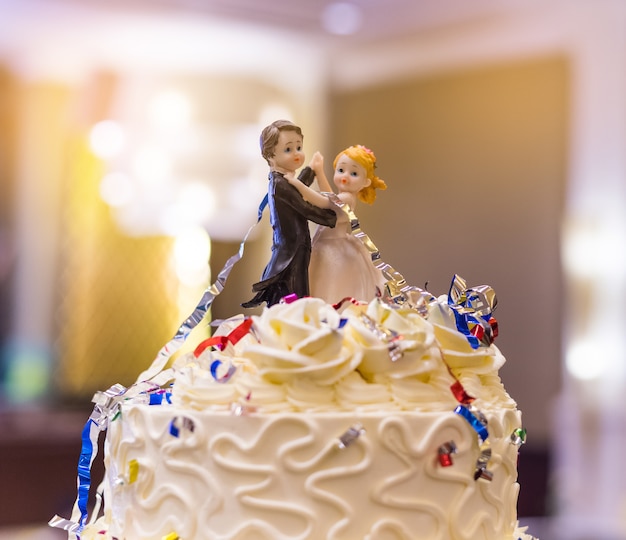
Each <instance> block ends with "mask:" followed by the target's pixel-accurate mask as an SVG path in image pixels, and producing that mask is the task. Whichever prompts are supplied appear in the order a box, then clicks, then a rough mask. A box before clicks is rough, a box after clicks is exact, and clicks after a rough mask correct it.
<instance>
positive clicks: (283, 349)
mask: <svg viewBox="0 0 626 540" xmlns="http://www.w3.org/2000/svg"><path fill="white" fill-rule="evenodd" d="M343 323H344V321H343V320H342V319H341V316H340V315H339V314H338V313H337V311H336V310H335V309H334V308H333V307H332V306H330V305H328V304H327V303H326V302H324V301H323V300H321V299H319V298H308V297H307V298H301V299H298V300H295V301H294V302H291V303H284V304H275V305H274V306H272V307H271V308H268V309H265V310H264V311H263V313H262V314H261V315H259V316H254V317H253V324H252V331H253V332H254V333H255V335H256V337H257V339H258V343H253V344H250V345H249V346H248V347H247V348H246V351H245V355H246V357H247V359H248V360H249V361H250V362H252V363H253V364H254V365H255V366H256V367H257V369H258V374H259V375H260V376H261V377H263V378H264V379H266V380H267V381H270V382H272V383H290V382H293V381H294V380H295V379H298V378H306V379H308V380H309V381H313V382H315V384H317V385H320V386H328V385H332V384H334V383H335V382H337V381H338V380H339V379H341V378H342V377H344V376H345V375H346V374H348V373H350V372H351V371H354V369H355V368H356V366H357V365H358V364H359V363H360V361H361V351H359V350H354V349H353V348H352V347H350V346H349V344H348V343H347V342H345V341H344V339H343V335H344V333H343V330H342V328H341V326H342V325H343Z"/></svg>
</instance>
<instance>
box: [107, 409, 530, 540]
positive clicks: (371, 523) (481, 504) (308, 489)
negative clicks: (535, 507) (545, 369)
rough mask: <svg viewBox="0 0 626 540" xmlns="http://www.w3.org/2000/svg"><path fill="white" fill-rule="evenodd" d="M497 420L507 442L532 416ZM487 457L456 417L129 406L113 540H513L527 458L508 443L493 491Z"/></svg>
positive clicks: (121, 435)
mask: <svg viewBox="0 0 626 540" xmlns="http://www.w3.org/2000/svg"><path fill="white" fill-rule="evenodd" d="M181 416H184V418H186V419H187V420H188V422H190V423H189V425H193V431H191V429H189V428H186V429H182V430H181V431H180V433H179V434H178V436H173V435H172V433H171V430H170V424H171V422H172V419H173V418H174V417H179V418H180V417H181ZM489 422H490V427H491V429H493V430H494V432H496V433H506V432H509V431H510V430H511V429H512V428H513V427H515V426H517V425H519V414H518V413H517V412H515V411H512V410H510V411H506V412H502V413H500V414H499V415H492V416H491V417H490V418H489ZM355 425H358V426H359V429H361V430H362V434H361V435H360V436H359V437H358V439H356V440H354V441H353V442H352V443H351V444H349V446H346V447H344V448H341V445H340V437H341V435H342V434H343V433H345V432H346V431H347V430H348V429H349V428H350V427H351V426H355ZM450 440H454V441H455V443H456V447H457V452H456V454H455V455H454V458H453V460H454V464H453V465H452V466H450V467H442V466H441V465H440V464H439V462H438V459H437V449H438V448H439V447H440V446H441V445H443V444H445V443H446V442H447V441H450ZM478 453H479V449H478V445H477V442H476V437H475V433H474V432H473V430H472V429H471V428H470V427H469V426H468V425H467V423H466V422H465V421H464V420H463V419H462V418H460V417H459V416H458V415H455V414H454V413H451V412H449V413H444V414H442V413H410V412H401V411H396V412H391V413H387V414H380V413H371V412H369V413H361V414H358V413H348V412H345V413H339V414H330V413H329V414H323V413H318V414H310V415H307V414H298V413H279V414H273V415H263V414H249V415H242V416H238V417H233V416H232V415H231V414H229V413H226V412H222V413H218V412H215V413H208V412H201V411H189V410H184V409H180V408H178V407H176V406H172V407H159V408H156V409H154V408H152V409H151V408H150V406H148V405H128V406H123V407H122V415H121V417H119V418H118V420H116V421H114V422H112V423H111V426H110V427H109V434H108V437H107V458H106V462H105V463H106V466H107V471H108V472H107V474H108V483H107V490H106V491H105V500H107V501H109V502H108V506H107V514H106V517H107V518H108V519H109V520H110V528H109V533H110V534H111V535H112V536H113V537H116V538H126V539H136V540H149V539H154V538H162V537H166V536H167V535H168V534H171V533H175V534H177V535H178V536H179V537H180V538H184V539H187V538H193V539H198V540H200V539H238V540H244V539H253V538H259V539H260V538H262V539H268V540H269V539H272V540H279V539H280V540H287V539H302V540H304V539H319V540H322V539H328V540H331V539H333V540H340V539H341V540H350V539H361V538H363V539H366V538H367V539H375V538H381V539H382V538H386V539H402V540H408V539H415V538H420V539H423V540H435V539H458V540H493V539H498V540H502V539H505V538H512V537H513V532H514V530H515V524H516V523H515V522H516V513H515V505H516V501H517V493H518V486H517V484H516V482H515V478H516V460H517V448H516V447H515V446H514V445H512V444H511V442H510V440H508V437H507V438H498V437H497V436H494V443H493V445H492V458H491V470H492V472H493V474H494V479H493V481H491V482H486V481H476V480H474V468H475V464H476V458H477V456H478ZM133 462H136V463H137V476H136V478H134V479H133V481H132V482H130V481H129V478H128V472H127V471H128V470H129V465H128V464H129V463H133ZM415 531H419V535H418V536H416V533H415Z"/></svg>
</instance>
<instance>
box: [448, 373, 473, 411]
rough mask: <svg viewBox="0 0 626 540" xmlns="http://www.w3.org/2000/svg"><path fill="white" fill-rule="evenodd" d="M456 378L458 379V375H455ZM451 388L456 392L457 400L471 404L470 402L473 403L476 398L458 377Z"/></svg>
mask: <svg viewBox="0 0 626 540" xmlns="http://www.w3.org/2000/svg"><path fill="white" fill-rule="evenodd" d="M453 376H454V375H453ZM455 379H456V377H455ZM450 390H452V393H453V394H454V397H455V398H456V400H457V401H458V402H459V403H462V404H464V405H469V404H470V403H472V402H473V401H474V400H475V399H476V398H474V397H472V396H470V395H469V394H468V393H467V392H466V391H465V388H463V385H462V384H461V381H459V380H458V379H456V380H455V381H454V383H453V384H452V385H451V386H450Z"/></svg>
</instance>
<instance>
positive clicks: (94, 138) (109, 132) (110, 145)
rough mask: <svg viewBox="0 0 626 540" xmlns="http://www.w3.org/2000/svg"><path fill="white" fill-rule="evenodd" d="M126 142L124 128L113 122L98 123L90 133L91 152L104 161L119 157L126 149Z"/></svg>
mask: <svg viewBox="0 0 626 540" xmlns="http://www.w3.org/2000/svg"><path fill="white" fill-rule="evenodd" d="M125 142H126V136H125V134H124V130H123V128H122V126H121V125H120V124H118V123H117V122H114V121H113V120H103V121H102V122H98V123H97V124H95V125H94V126H93V127H92V128H91V131H90V132H89V145H90V147H91V150H92V151H93V153H94V154H96V156H98V157H100V158H102V159H109V158H112V157H115V156H116V155H118V154H119V153H120V152H121V151H122V149H123V148H124V143H125Z"/></svg>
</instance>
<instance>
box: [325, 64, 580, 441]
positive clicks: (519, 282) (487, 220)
mask: <svg viewBox="0 0 626 540" xmlns="http://www.w3.org/2000/svg"><path fill="white" fill-rule="evenodd" d="M330 109H331V112H330V137H329V144H328V147H329V148H330V150H327V155H328V159H327V161H328V162H330V161H331V160H332V157H334V154H335V153H336V152H337V151H338V150H340V149H341V148H344V147H345V146H348V145H350V144H364V145H366V146H368V147H370V148H371V149H372V150H374V152H375V153H376V155H377V158H378V174H379V176H380V177H381V178H383V179H384V180H385V181H386V182H387V184H388V186H389V188H388V189H387V191H385V192H381V193H380V194H379V197H378V200H377V201H376V203H375V204H374V205H373V206H372V207H367V205H364V204H361V205H360V206H359V208H358V209H357V213H358V215H359V217H360V219H361V224H362V226H363V228H364V229H365V230H366V231H367V232H368V234H369V235H370V236H371V237H372V239H373V240H374V242H375V243H376V245H377V246H378V248H379V249H380V251H381V255H382V258H383V260H385V261H386V262H388V263H390V264H391V265H392V266H393V267H395V268H396V269H397V270H398V271H400V272H401V273H402V274H403V275H404V276H405V277H406V278H407V281H408V282H409V283H411V284H413V285H416V286H420V287H423V286H424V285H425V284H426V283H428V289H429V290H430V292H432V293H433V294H436V295H439V294H442V293H446V292H447V290H448V287H449V283H450V280H451V278H452V276H453V275H454V274H455V273H458V274H460V275H461V276H462V277H464V278H465V279H466V280H467V282H468V285H480V284H489V285H492V286H493V287H494V288H495V290H496V293H497V295H498V298H499V300H500V306H499V307H498V309H497V311H496V318H497V319H498V322H499V325H500V332H501V333H500V336H499V337H498V340H497V344H498V345H499V346H500V348H501V349H502V350H503V352H504V354H505V356H506V357H507V359H508V362H507V364H506V366H505V367H504V369H503V370H502V372H501V376H502V379H503V381H504V383H505V385H506V387H507V389H508V390H509V392H510V394H511V395H512V396H513V397H514V398H515V399H516V400H517V401H518V403H519V405H520V408H521V409H522V410H523V411H524V424H525V425H526V427H527V429H528V430H529V433H530V435H529V441H530V442H535V443H542V442H546V441H547V440H548V436H549V432H550V430H551V426H550V419H549V418H548V415H547V413H546V409H547V408H548V407H549V405H550V402H551V400H552V398H553V397H554V396H555V394H556V393H557V391H558V389H559V386H560V339H561V338H560V335H561V323H560V320H561V319H560V315H561V288H562V286H561V274H560V266H559V228H560V223H561V215H562V204H563V202H562V201H563V195H564V189H565V179H566V173H567V171H566V147H567V140H566V137H567V129H568V125H567V116H568V65H567V62H566V61H565V60H564V59H563V58H561V57H552V56H551V57H546V58H541V57H540V58H536V59H531V60H524V61H518V62H515V63H507V64H502V65H499V64H496V65H488V66H483V67H479V68H472V69H469V68H468V69H464V70H461V71H459V70H455V71H453V72H450V73H446V72H444V73H439V74H431V75H425V76H420V77H415V78H411V79H403V80H399V81H394V82H388V83H385V84H380V85H377V86H370V87H365V88H363V89H359V90H349V91H337V92H336V93H335V94H334V95H333V96H332V97H331V100H330Z"/></svg>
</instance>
